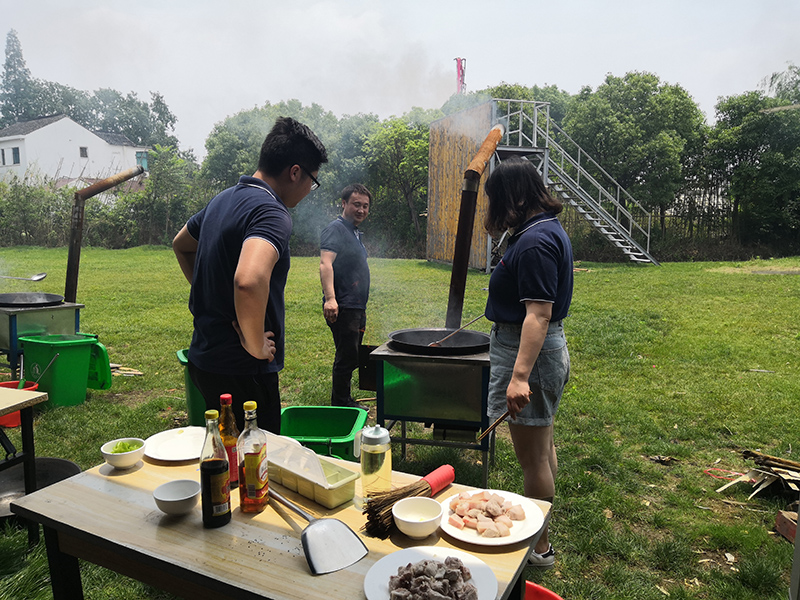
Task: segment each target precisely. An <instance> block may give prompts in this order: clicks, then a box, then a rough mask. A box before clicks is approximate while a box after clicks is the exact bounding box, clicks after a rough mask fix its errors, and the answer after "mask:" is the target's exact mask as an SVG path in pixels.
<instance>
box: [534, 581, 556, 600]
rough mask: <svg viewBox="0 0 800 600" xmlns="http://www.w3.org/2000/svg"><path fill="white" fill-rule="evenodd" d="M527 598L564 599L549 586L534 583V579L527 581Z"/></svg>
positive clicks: (535, 599) (538, 599)
mask: <svg viewBox="0 0 800 600" xmlns="http://www.w3.org/2000/svg"><path fill="white" fill-rule="evenodd" d="M525 600H564V599H563V598H562V597H561V596H559V595H558V594H556V593H555V592H551V591H550V590H548V589H547V588H543V587H542V586H540V585H537V584H535V583H533V582H532V581H526V582H525Z"/></svg>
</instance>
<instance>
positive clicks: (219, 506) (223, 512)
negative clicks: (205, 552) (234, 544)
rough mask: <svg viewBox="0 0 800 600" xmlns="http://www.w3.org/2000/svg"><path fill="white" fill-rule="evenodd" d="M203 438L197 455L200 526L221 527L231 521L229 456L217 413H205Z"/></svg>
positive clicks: (212, 411)
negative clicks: (220, 430) (223, 441)
mask: <svg viewBox="0 0 800 600" xmlns="http://www.w3.org/2000/svg"><path fill="white" fill-rule="evenodd" d="M205 417H206V439H205V441H204V442H203V451H202V453H201V454H200V499H201V502H202V505H203V527H208V528H211V527H222V526H223V525H225V524H227V523H228V522H229V521H230V520H231V489H230V469H229V463H228V453H227V452H226V450H225V445H224V444H223V443H222V437H221V436H220V434H219V421H218V419H219V412H218V411H216V410H207V411H206V414H205Z"/></svg>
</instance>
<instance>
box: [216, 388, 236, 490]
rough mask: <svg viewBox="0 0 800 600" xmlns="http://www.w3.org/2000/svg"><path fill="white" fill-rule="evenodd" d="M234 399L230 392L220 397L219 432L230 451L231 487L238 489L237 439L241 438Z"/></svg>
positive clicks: (227, 450)
mask: <svg viewBox="0 0 800 600" xmlns="http://www.w3.org/2000/svg"><path fill="white" fill-rule="evenodd" d="M232 403H233V399H232V398H231V395H230V394H222V395H221V396H220V397H219V405H220V408H221V409H222V411H221V412H220V415H219V434H220V436H222V443H223V444H224V445H225V450H226V452H227V453H228V465H229V468H230V471H231V482H230V483H231V489H232V490H233V489H236V486H237V485H238V483H239V462H238V460H237V459H236V440H237V439H239V428H238V427H237V426H236V417H235V416H234V415H233V407H232V406H231V404H232Z"/></svg>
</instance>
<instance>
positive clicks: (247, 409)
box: [236, 400, 269, 513]
mask: <svg viewBox="0 0 800 600" xmlns="http://www.w3.org/2000/svg"><path fill="white" fill-rule="evenodd" d="M236 452H237V455H238V463H239V508H240V509H241V510H242V512H246V513H256V512H261V511H262V510H264V509H265V508H266V507H267V501H268V500H269V497H268V495H267V492H268V490H269V474H268V472H267V434H266V433H264V432H263V431H262V430H261V429H259V428H258V425H257V424H256V403H255V402H253V401H252V400H249V401H247V402H245V403H244V431H242V435H240V436H239V441H238V442H237V443H236Z"/></svg>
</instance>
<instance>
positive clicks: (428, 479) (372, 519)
mask: <svg viewBox="0 0 800 600" xmlns="http://www.w3.org/2000/svg"><path fill="white" fill-rule="evenodd" d="M454 480H455V469H453V467H452V466H451V465H442V466H441V467H439V468H438V469H436V470H435V471H432V472H430V473H428V474H427V475H426V476H425V477H423V478H422V479H420V480H419V481H417V482H415V483H412V484H409V485H407V486H405V487H402V488H398V489H396V490H391V491H388V492H378V493H376V494H372V495H370V496H368V497H367V498H366V504H365V505H364V510H363V513H364V514H365V515H366V516H367V522H366V524H365V525H364V530H365V531H366V532H367V535H369V536H372V537H376V538H380V539H382V540H384V539H386V538H387V537H389V534H390V533H391V531H392V525H393V524H394V521H393V518H392V506H394V504H395V503H396V502H397V501H398V500H402V499H403V498H410V497H412V496H428V497H431V496H435V495H436V494H438V493H439V492H441V491H442V490H443V489H444V488H446V487H447V486H448V485H450V484H451V483H453V481H454Z"/></svg>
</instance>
